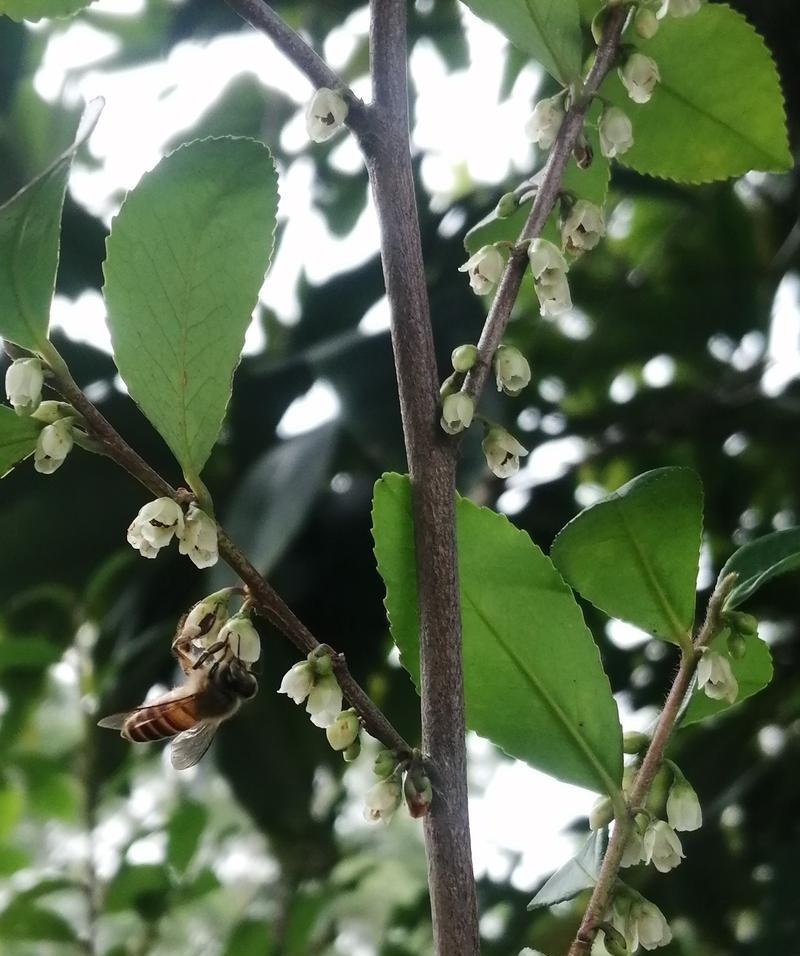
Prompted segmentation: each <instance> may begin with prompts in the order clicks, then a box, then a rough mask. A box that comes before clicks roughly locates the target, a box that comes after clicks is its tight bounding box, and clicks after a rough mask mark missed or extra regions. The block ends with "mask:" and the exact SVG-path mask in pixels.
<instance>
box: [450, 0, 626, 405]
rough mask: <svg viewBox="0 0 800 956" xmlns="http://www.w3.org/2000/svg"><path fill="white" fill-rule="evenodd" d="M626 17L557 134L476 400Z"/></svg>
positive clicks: (511, 266)
mask: <svg viewBox="0 0 800 956" xmlns="http://www.w3.org/2000/svg"><path fill="white" fill-rule="evenodd" d="M627 16H628V7H626V6H622V7H614V8H612V9H611V10H610V12H609V14H608V17H607V19H606V22H605V26H604V28H603V35H602V37H601V40H600V44H599V46H598V48H597V54H596V56H595V59H594V63H593V64H592V67H591V69H590V70H589V73H588V74H587V76H586V80H585V81H584V84H583V88H582V89H581V91H580V94H579V95H578V96H576V97H575V100H574V102H573V103H572V105H571V106H570V108H569V110H568V111H567V114H566V116H565V117H564V120H563V122H562V123H561V128H560V129H559V131H558V136H557V137H556V140H555V142H554V143H553V146H552V148H551V150H550V156H549V158H548V160H547V165H546V166H545V168H544V173H543V176H542V179H541V182H540V184H539V188H538V189H537V191H536V198H535V199H534V201H533V205H532V206H531V211H530V214H529V215H528V218H527V220H526V222H525V225H524V226H523V227H522V232H520V234H519V237H518V239H517V244H516V245H515V246H514V248H513V249H512V250H511V254H510V256H509V259H508V262H507V263H506V268H505V271H504V272H503V275H502V277H501V278H500V282H499V284H498V287H497V292H496V293H495V296H494V301H493V302H492V306H491V308H490V309H489V314H488V316H487V317H486V322H485V323H484V326H483V330H482V331H481V336H480V339H479V340H478V359H477V361H476V362H475V365H474V366H473V367H472V369H470V371H469V373H468V374H467V377H466V379H465V381H464V385H463V387H462V391H463V392H465V393H466V394H467V395H470V396H471V397H472V398H474V399H477V398H478V397H479V396H480V394H481V392H482V391H483V388H484V386H485V385H486V379H487V377H488V375H489V370H490V369H491V367H492V356H493V355H494V353H495V352H496V351H497V347H498V346H499V345H500V342H501V340H502V338H503V333H504V332H505V330H506V326H507V325H508V320H509V318H510V317H511V310H512V308H513V307H514V303H515V302H516V300H517V295H518V294H519V288H520V285H521V284H522V276H523V275H524V273H525V267H526V265H527V264H528V253H527V247H528V242H529V241H530V240H532V239H536V238H537V237H538V236H539V235H540V234H541V232H542V229H543V228H544V224H545V223H546V222H547V218H548V216H549V215H550V213H551V212H552V211H553V206H554V205H555V203H556V200H557V199H558V194H559V192H560V190H561V179H562V177H563V175H564V170H565V169H566V166H567V161H568V160H569V157H570V155H571V154H572V150H573V149H574V148H575V146H576V144H577V142H578V137H579V136H580V134H581V130H582V129H583V122H584V120H585V118H586V111H587V110H588V109H589V105H590V104H591V102H592V98H593V97H594V95H595V93H597V91H598V89H599V88H600V84H601V83H602V82H603V80H604V79H605V78H606V75H607V74H608V72H609V70H611V68H612V67H613V66H614V63H615V61H616V58H617V51H618V50H619V41H620V36H621V34H622V28H623V27H624V25H625V20H626V18H627Z"/></svg>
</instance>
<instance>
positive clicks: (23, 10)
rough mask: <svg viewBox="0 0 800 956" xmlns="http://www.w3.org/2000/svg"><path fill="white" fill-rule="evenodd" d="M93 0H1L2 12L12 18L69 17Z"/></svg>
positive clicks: (34, 19) (0, 10) (36, 19)
mask: <svg viewBox="0 0 800 956" xmlns="http://www.w3.org/2000/svg"><path fill="white" fill-rule="evenodd" d="M92 2H93V0H0V13H4V14H5V15H6V16H7V17H11V19H12V20H33V21H34V22H36V21H38V20H41V19H43V18H44V17H69V16H72V14H73V13H77V12H78V10H82V9H83V8H84V7H88V6H89V4H90V3H92Z"/></svg>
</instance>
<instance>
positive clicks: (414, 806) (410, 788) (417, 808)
mask: <svg viewBox="0 0 800 956" xmlns="http://www.w3.org/2000/svg"><path fill="white" fill-rule="evenodd" d="M403 796H404V797H405V800H406V806H407V807H408V812H409V813H410V814H411V816H412V817H414V818H415V819H417V818H418V817H424V816H425V815H426V814H427V812H428V810H429V809H430V805H431V803H432V802H433V787H431V782H430V779H429V778H428V776H427V774H426V773H425V772H424V771H423V770H422V768H421V767H415V768H414V769H412V770H409V771H408V773H407V774H406V779H405V781H404V782H403Z"/></svg>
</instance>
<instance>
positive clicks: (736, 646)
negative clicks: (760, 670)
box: [728, 631, 747, 661]
mask: <svg viewBox="0 0 800 956" xmlns="http://www.w3.org/2000/svg"><path fill="white" fill-rule="evenodd" d="M728 653H729V654H730V655H731V657H732V658H733V659H734V660H735V661H740V660H741V659H742V658H743V657H744V655H745V654H746V653H747V638H746V637H745V636H744V634H739V633H738V632H736V631H733V632H731V633H730V634H729V635H728Z"/></svg>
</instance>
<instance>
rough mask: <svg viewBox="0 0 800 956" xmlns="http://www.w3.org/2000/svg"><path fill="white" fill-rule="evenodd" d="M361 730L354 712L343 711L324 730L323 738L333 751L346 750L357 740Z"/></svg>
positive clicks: (351, 710)
mask: <svg viewBox="0 0 800 956" xmlns="http://www.w3.org/2000/svg"><path fill="white" fill-rule="evenodd" d="M360 730H361V724H360V723H359V722H358V716H357V715H356V712H355V711H354V710H353V709H352V708H351V709H350V710H343V711H342V712H341V713H340V714H339V715H338V717H336V719H335V720H334V721H333V723H332V724H329V725H328V726H327V727H326V728H325V736H326V737H327V738H328V743H329V744H330V745H331V747H333V749H334V750H347V748H348V747H350V746H351V745H352V744H353V743H354V742H355V741H356V740H357V739H358V733H359V731H360Z"/></svg>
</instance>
